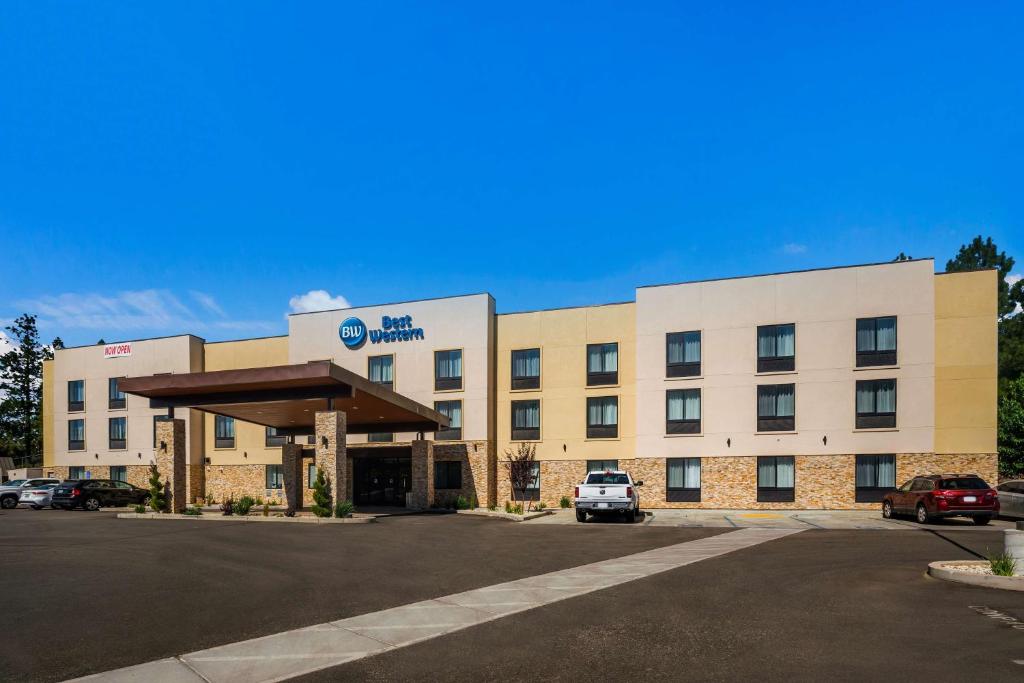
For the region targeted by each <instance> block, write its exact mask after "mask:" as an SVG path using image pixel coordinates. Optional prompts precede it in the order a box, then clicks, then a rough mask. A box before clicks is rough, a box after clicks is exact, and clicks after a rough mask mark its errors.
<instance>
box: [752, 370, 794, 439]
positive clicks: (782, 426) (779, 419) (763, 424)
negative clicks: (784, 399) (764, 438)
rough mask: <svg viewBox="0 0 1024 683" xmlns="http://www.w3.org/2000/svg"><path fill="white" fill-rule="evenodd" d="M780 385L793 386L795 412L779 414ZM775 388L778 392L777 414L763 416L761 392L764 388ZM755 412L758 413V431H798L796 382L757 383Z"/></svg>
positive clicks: (776, 397) (776, 400)
mask: <svg viewBox="0 0 1024 683" xmlns="http://www.w3.org/2000/svg"><path fill="white" fill-rule="evenodd" d="M779 387H793V414H792V415H782V416H779V414H778V410H779V397H778V393H777V392H778V388H779ZM767 389H773V390H774V391H775V392H776V395H775V415H774V416H767V415H766V416H764V417H762V416H761V392H762V391H763V390H767ZM755 414H756V415H757V431H758V432H792V431H796V383H794V382H787V383H783V384H758V385H757V403H756V404H755Z"/></svg>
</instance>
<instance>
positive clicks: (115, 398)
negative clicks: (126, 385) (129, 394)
mask: <svg viewBox="0 0 1024 683" xmlns="http://www.w3.org/2000/svg"><path fill="white" fill-rule="evenodd" d="M120 379H121V378H120V377H111V378H110V379H109V380H108V382H107V407H108V408H110V409H112V410H118V409H121V408H124V407H125V400H126V399H125V395H124V392H123V391H121V390H120V389H119V388H118V386H117V385H118V381H119V380H120Z"/></svg>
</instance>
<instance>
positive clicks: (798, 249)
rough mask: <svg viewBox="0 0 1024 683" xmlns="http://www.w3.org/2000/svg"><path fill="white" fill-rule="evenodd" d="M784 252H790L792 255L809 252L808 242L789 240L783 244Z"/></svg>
mask: <svg viewBox="0 0 1024 683" xmlns="http://www.w3.org/2000/svg"><path fill="white" fill-rule="evenodd" d="M782 253H783V254H790V255H795V254H806V253H807V245H806V244H798V243H796V242H789V243H787V244H783V245H782Z"/></svg>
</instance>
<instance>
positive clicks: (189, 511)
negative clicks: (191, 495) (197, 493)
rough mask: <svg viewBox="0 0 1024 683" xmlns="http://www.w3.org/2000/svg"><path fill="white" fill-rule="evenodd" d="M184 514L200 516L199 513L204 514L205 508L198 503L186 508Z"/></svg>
mask: <svg viewBox="0 0 1024 683" xmlns="http://www.w3.org/2000/svg"><path fill="white" fill-rule="evenodd" d="M184 514H186V515H189V516H191V517H198V516H199V515H201V514H203V509H202V508H201V507H199V506H198V505H189V506H188V507H187V508H185V511H184Z"/></svg>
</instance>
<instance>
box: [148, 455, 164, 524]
mask: <svg viewBox="0 0 1024 683" xmlns="http://www.w3.org/2000/svg"><path fill="white" fill-rule="evenodd" d="M149 507H150V508H152V509H153V512H162V511H163V509H164V508H165V507H167V497H166V495H165V494H164V485H163V483H161V481H160V470H158V469H157V468H156V463H153V464H152V465H150V466H149Z"/></svg>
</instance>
